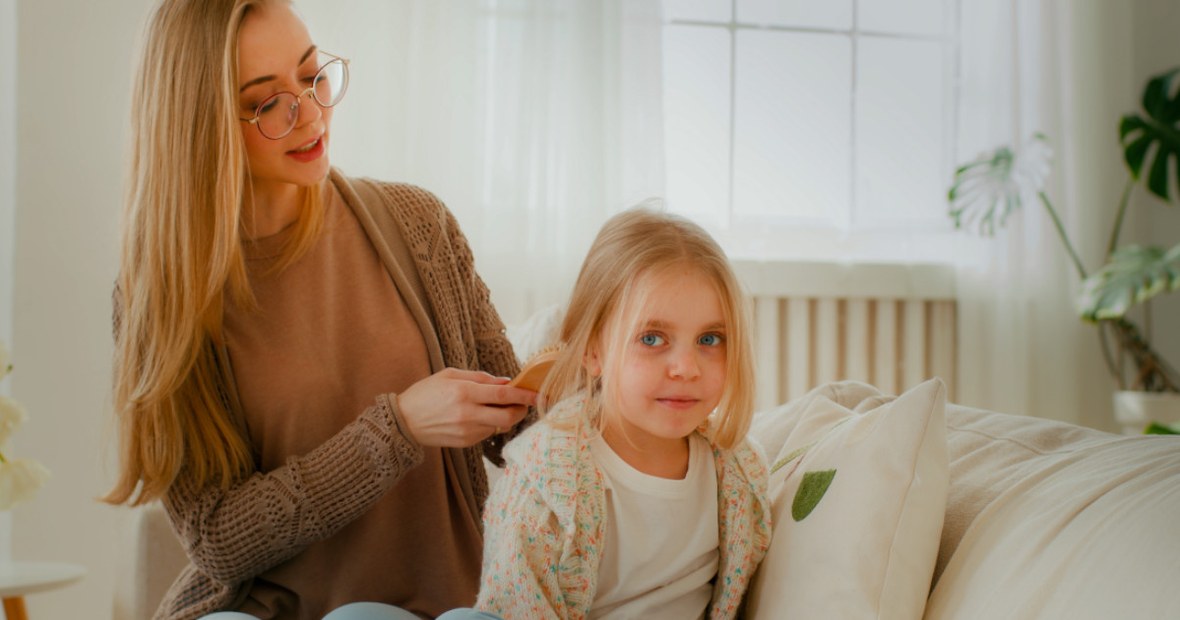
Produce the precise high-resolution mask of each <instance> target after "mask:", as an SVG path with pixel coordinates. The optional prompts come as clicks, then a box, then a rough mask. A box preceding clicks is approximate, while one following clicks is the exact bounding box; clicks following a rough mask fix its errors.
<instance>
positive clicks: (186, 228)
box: [103, 0, 323, 505]
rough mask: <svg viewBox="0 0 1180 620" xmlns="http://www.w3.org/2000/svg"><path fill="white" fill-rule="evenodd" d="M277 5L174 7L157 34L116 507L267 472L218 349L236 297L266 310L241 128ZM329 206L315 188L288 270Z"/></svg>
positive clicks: (186, 1)
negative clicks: (247, 71)
mask: <svg viewBox="0 0 1180 620" xmlns="http://www.w3.org/2000/svg"><path fill="white" fill-rule="evenodd" d="M267 1H268V0H162V1H161V2H160V4H159V5H158V6H157V8H156V9H155V12H154V13H153V15H152V17H151V20H150V21H149V23H148V28H147V32H146V37H145V41H144V47H143V52H142V59H141V64H140V67H139V72H138V75H137V78H136V83H135V90H134V94H133V96H132V104H131V131H132V140H131V161H130V170H129V178H128V181H127V195H126V211H125V213H124V233H123V234H124V238H123V251H122V259H121V265H120V272H119V279H118V287H117V289H116V295H115V300H114V302H115V306H116V320H115V364H114V366H115V367H114V407H115V415H116V418H117V422H118V437H119V456H120V462H119V473H118V479H117V481H116V483H115V486H114V488H113V489H111V491H110V492H109V493H108V494H107V495H106V496H105V497H104V498H103V500H104V501H107V502H110V503H113V504H122V503H130V504H132V505H137V504H142V503H144V502H147V501H150V500H153V499H156V498H159V497H161V496H163V495H164V494H165V493H166V492H167V491H168V489H169V488H170V487H171V486H172V484H174V483H175V482H177V480H178V479H179V478H183V479H184V482H185V483H186V484H189V485H191V486H192V487H193V488H204V487H206V486H208V485H218V486H220V487H222V488H228V487H229V486H230V485H231V484H233V483H234V482H235V481H237V480H239V479H241V478H242V477H244V476H245V475H247V474H248V473H249V472H250V471H252V470H253V468H254V464H253V457H252V456H251V451H250V447H249V445H248V443H247V438H246V437H245V436H244V435H243V432H242V427H241V425H240V424H239V423H238V422H237V421H235V420H234V419H233V416H232V414H231V413H230V411H229V405H228V396H227V394H226V392H225V390H226V388H225V386H223V385H222V382H221V380H220V373H221V371H222V369H221V368H220V367H219V364H224V362H225V360H220V361H219V360H218V358H217V357H216V353H215V350H216V348H217V346H218V345H219V344H220V342H221V327H222V316H223V310H224V307H225V305H226V303H227V296H228V297H229V299H228V301H232V302H233V303H236V304H239V305H240V306H242V307H244V308H252V307H253V305H254V298H253V295H252V294H251V291H250V284H249V280H248V277H247V273H246V267H245V262H244V259H243V255H242V248H241V242H242V236H241V228H240V220H241V215H242V204H243V200H244V199H246V198H248V193H249V188H250V172H249V165H248V163H247V158H246V151H245V146H244V142H243V139H242V133H241V132H242V128H241V127H240V123H239V120H238V119H239V117H240V116H242V113H241V112H240V111H239V100H238V87H237V84H238V75H237V73H238V71H237V67H238V32H239V29H240V27H241V24H242V21H243V19H244V18H245V16H246V14H247V13H248V12H249V11H250V10H251V9H252V8H254V7H256V6H259V5H261V4H264V3H265V2H267ZM279 1H282V0H279ZM250 130H253V128H251V129H250ZM321 202H322V200H321V198H320V192H319V191H318V189H317V188H314V187H311V188H307V191H306V192H305V196H304V200H303V210H302V212H301V216H300V218H299V224H298V225H297V228H296V231H295V234H294V235H293V237H292V240H291V242H290V243H289V244H288V246H287V248H286V251H285V252H284V257H283V259H281V260H280V264H282V265H286V264H289V263H290V262H291V261H292V260H294V259H295V258H296V257H298V256H299V255H300V254H302V253H303V252H304V251H306V249H307V248H309V247H310V245H311V243H312V242H313V241H314V240H315V238H316V236H317V234H318V231H319V230H320V228H321V226H322V221H323V214H322V211H323V208H322V204H321Z"/></svg>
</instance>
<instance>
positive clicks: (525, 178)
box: [298, 0, 663, 322]
mask: <svg viewBox="0 0 1180 620" xmlns="http://www.w3.org/2000/svg"><path fill="white" fill-rule="evenodd" d="M298 7H299V9H300V10H301V11H302V13H303V14H304V16H305V17H306V18H307V21H308V22H309V23H310V24H311V28H312V35H313V37H315V38H316V39H317V41H320V42H321V43H320V44H321V46H322V47H324V48H325V49H328V50H329V51H332V52H334V53H337V54H340V55H343V56H346V57H349V58H350V59H352V65H351V67H352V84H351V85H350V87H349V93H348V96H347V97H346V98H345V100H344V102H343V103H342V104H341V106H340V108H339V109H338V110H337V112H336V116H335V119H334V121H333V123H334V125H333V126H334V129H333V133H334V137H333V140H334V144H333V147H332V149H333V160H334V163H335V164H336V165H339V166H340V167H341V168H343V169H344V170H345V171H346V172H347V173H349V174H354V175H367V176H372V177H376V178H380V179H386V180H403V181H409V182H412V183H416V184H419V185H421V186H423V187H425V188H427V189H429V190H431V191H433V192H434V193H436V194H437V195H439V196H440V197H441V198H442V199H443V200H444V201H445V202H446V203H447V205H448V206H449V207H450V208H451V209H452V210H453V211H454V212H455V214H456V217H458V219H459V222H460V224H461V225H462V227H463V230H464V232H465V233H466V234H467V236H468V238H469V239H470V241H471V243H472V246H473V248H474V251H475V254H476V260H477V266H478V268H479V270H480V273H481V274H482V275H483V277H484V279H485V280H486V281H487V282H488V284H489V286H490V287H491V288H492V293H493V299H494V301H495V303H496V305H497V307H498V308H499V310H500V312H501V314H502V315H504V317H505V320H506V321H509V322H516V321H520V320H522V319H524V318H525V317H527V315H528V313H529V312H530V311H532V310H534V309H536V308H538V307H541V306H543V305H546V304H550V303H558V302H561V301H564V298H565V297H566V295H567V294H568V289H569V286H570V285H571V284H572V282H573V279H574V278H575V277H576V275H577V268H578V267H579V265H580V264H581V259H582V257H583V256H584V255H585V250H586V248H587V247H588V246H589V244H590V241H591V240H592V239H593V236H594V234H595V233H596V232H597V231H598V228H599V227H600V225H601V224H602V222H603V221H604V220H605V219H606V218H607V217H608V216H609V215H610V214H612V213H614V212H616V211H618V210H621V209H623V208H625V207H627V206H630V205H631V204H634V203H636V202H638V201H639V200H641V199H643V198H646V197H649V196H655V195H660V194H662V192H663V144H662V123H661V118H662V116H661V105H662V104H661V98H660V95H659V93H660V71H661V60H660V40H661V39H660V37H661V34H660V3H659V0H500V1H495V0H447V1H445V2H439V1H437V0H395V1H390V0H369V1H353V2H346V3H342V2H328V1H325V0H303V1H302V2H300V3H299V4H298Z"/></svg>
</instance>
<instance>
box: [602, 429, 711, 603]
mask: <svg viewBox="0 0 1180 620" xmlns="http://www.w3.org/2000/svg"><path fill="white" fill-rule="evenodd" d="M590 452H591V454H592V455H593V457H594V460H595V461H596V462H597V463H598V465H599V467H601V468H602V471H603V474H604V475H605V478H606V510H607V521H606V528H605V529H606V540H604V541H603V547H602V563H601V564H600V565H599V567H598V590H597V594H596V595H595V597H594V603H593V604H592V605H591V607H590V618H610V619H622V618H645V619H653V618H656V619H658V618H668V619H670V620H671V619H675V620H685V619H691V618H704V617H705V615H706V612H707V611H708V608H709V601H710V599H712V596H713V585H712V580H713V578H714V577H716V576H717V564H718V559H719V557H720V553H719V543H720V540H719V534H718V525H717V468H716V465H715V464H714V462H713V451H712V450H711V449H710V447H709V443H708V441H706V440H705V439H704V438H703V437H701V436H700V435H697V434H695V433H694V434H693V435H691V436H690V441H689V457H688V474H687V475H686V476H685V477H684V479H683V480H669V479H667V478H659V477H657V476H650V475H648V474H645V473H642V472H640V471H638V470H636V469H634V468H633V467H631V466H630V465H628V464H627V462H626V461H624V460H623V459H622V458H620V457H619V456H618V455H617V454H615V452H614V450H612V449H611V447H610V445H609V444H607V443H606V441H605V440H603V439H602V437H601V436H598V437H595V438H594V439H593V440H592V441H591V443H590Z"/></svg>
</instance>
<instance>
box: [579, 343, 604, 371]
mask: <svg viewBox="0 0 1180 620" xmlns="http://www.w3.org/2000/svg"><path fill="white" fill-rule="evenodd" d="M582 367H583V368H585V369H586V372H588V373H590V376H591V377H601V376H602V357H601V356H600V355H599V354H598V347H597V346H594V347H590V348H588V349H586V355H585V356H584V357H582Z"/></svg>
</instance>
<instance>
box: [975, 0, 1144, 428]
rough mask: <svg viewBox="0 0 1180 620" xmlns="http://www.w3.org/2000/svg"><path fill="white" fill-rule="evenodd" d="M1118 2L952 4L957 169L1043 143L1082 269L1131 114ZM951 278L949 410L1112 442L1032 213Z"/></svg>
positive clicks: (1089, 330)
mask: <svg viewBox="0 0 1180 620" xmlns="http://www.w3.org/2000/svg"><path fill="white" fill-rule="evenodd" d="M1128 13H1130V12H1129V11H1127V10H1126V6H1124V5H1123V4H1122V3H1110V2H1104V1H1103V0H1063V1H1054V0H1013V1H1012V2H980V3H976V2H964V3H963V4H962V16H961V17H962V33H963V41H962V49H961V53H962V56H961V58H962V70H961V76H960V77H961V82H960V94H961V101H962V107H961V111H960V117H959V140H958V144H959V154H958V159H959V160H960V161H965V160H967V159H970V158H973V157H974V156H975V155H976V154H978V153H979V152H981V151H984V150H987V149H990V148H993V147H995V146H998V145H999V144H1003V143H1009V144H1011V143H1016V144H1019V143H1020V141H1022V140H1026V139H1027V138H1028V136H1029V135H1030V134H1032V133H1033V132H1035V131H1040V132H1043V133H1045V134H1046V135H1047V136H1048V137H1049V139H1050V142H1051V144H1052V145H1053V147H1054V153H1055V154H1054V164H1053V170H1054V172H1053V175H1052V176H1051V177H1050V186H1049V191H1048V193H1049V196H1050V198H1051V199H1052V200H1053V202H1054V205H1055V206H1056V207H1057V208H1058V210H1059V211H1060V213H1061V215H1062V219H1063V220H1064V224H1065V227H1066V229H1067V230H1068V232H1069V235H1070V237H1071V239H1072V240H1073V242H1074V244H1075V246H1076V247H1077V249H1078V252H1079V253H1080V254H1081V257H1082V260H1083V262H1085V263H1086V264H1087V267H1088V268H1089V269H1091V270H1093V269H1095V267H1096V265H1097V264H1098V262H1099V260H1100V259H1101V258H1102V255H1103V252H1104V246H1105V243H1106V235H1107V233H1108V231H1109V229H1110V223H1111V220H1112V219H1113V217H1114V211H1115V205H1116V203H1117V200H1118V194H1119V192H1120V190H1121V188H1122V183H1123V180H1124V178H1125V177H1123V176H1122V168H1121V165H1120V163H1119V146H1118V134H1117V122H1118V118H1119V115H1120V113H1121V112H1123V111H1125V110H1129V109H1131V108H1132V107H1133V106H1134V104H1135V102H1134V91H1135V89H1134V88H1133V85H1131V84H1129V78H1128V77H1127V76H1129V75H1130V74H1131V71H1130V65H1131V61H1132V59H1131V57H1130V51H1129V50H1130V41H1131V19H1130V17H1129V16H1128ZM965 242H966V243H970V244H972V245H974V246H976V247H975V249H976V250H979V254H980V255H983V256H985V257H986V258H984V259H983V260H979V261H970V262H968V263H966V264H964V265H962V266H961V268H960V269H959V278H958V286H959V297H960V299H959V301H960V304H959V308H960V310H959V311H960V317H959V320H960V323H959V326H960V339H961V340H960V347H959V351H960V353H959V355H960V360H959V369H960V370H959V372H960V373H961V375H960V385H961V392H960V396H959V400H960V401H962V402H963V403H965V404H970V405H975V406H981V407H988V408H993V409H998V410H1001V411H1009V412H1014V413H1027V414H1031V415H1038V416H1044V417H1053V418H1058V419H1064V420H1068V421H1073V422H1079V423H1082V424H1086V425H1089V426H1096V427H1102V428H1109V429H1114V428H1115V426H1114V424H1113V421H1112V416H1111V412H1110V392H1111V389H1112V383H1111V380H1110V379H1109V378H1108V377H1107V375H1106V372H1105V367H1104V366H1103V364H1102V353H1101V350H1100V347H1099V344H1098V340H1097V331H1096V330H1095V329H1094V328H1093V327H1092V326H1090V325H1087V324H1084V323H1082V322H1081V321H1080V320H1079V319H1077V318H1076V313H1075V312H1074V310H1073V299H1074V297H1075V296H1076V294H1077V291H1078V290H1079V282H1078V281H1077V276H1076V275H1075V273H1074V271H1073V269H1072V267H1071V266H1070V264H1069V262H1068V258H1067V256H1066V253H1065V251H1064V250H1063V248H1062V246H1061V243H1060V241H1059V239H1058V238H1057V236H1056V233H1055V231H1054V230H1053V227H1052V224H1051V222H1050V220H1049V218H1048V217H1047V216H1046V214H1045V212H1044V209H1043V208H1042V207H1041V206H1040V205H1039V204H1031V205H1025V207H1024V212H1023V213H1019V214H1017V215H1016V216H1015V217H1013V218H1011V219H1010V220H1009V225H1008V228H1007V229H1006V230H1004V231H1001V232H1000V233H999V234H998V236H997V238H996V239H987V240H980V239H971V240H969V241H965Z"/></svg>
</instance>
